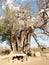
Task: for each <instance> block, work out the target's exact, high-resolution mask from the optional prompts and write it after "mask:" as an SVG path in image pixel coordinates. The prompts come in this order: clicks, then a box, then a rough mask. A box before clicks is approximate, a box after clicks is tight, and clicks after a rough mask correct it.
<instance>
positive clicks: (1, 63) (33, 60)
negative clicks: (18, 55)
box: [0, 55, 49, 65]
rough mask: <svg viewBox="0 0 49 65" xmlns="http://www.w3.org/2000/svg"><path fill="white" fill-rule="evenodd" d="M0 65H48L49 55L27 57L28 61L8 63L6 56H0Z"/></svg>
mask: <svg viewBox="0 0 49 65" xmlns="http://www.w3.org/2000/svg"><path fill="white" fill-rule="evenodd" d="M0 65H49V55H47V56H42V57H41V56H39V57H29V58H28V61H23V62H21V61H20V60H17V59H16V60H14V62H12V61H8V55H5V56H0Z"/></svg>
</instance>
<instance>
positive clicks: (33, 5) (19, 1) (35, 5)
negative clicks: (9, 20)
mask: <svg viewBox="0 0 49 65" xmlns="http://www.w3.org/2000/svg"><path fill="white" fill-rule="evenodd" d="M13 1H14V2H15V3H21V4H26V3H27V1H26V0H13ZM2 3H3V4H5V3H6V0H3V1H2ZM29 3H30V4H31V5H32V7H33V10H34V12H35V13H36V12H38V6H37V3H36V2H35V1H34V0H33V1H31V2H29ZM3 15H4V10H3V9H2V7H1V6H0V16H3Z"/></svg>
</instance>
